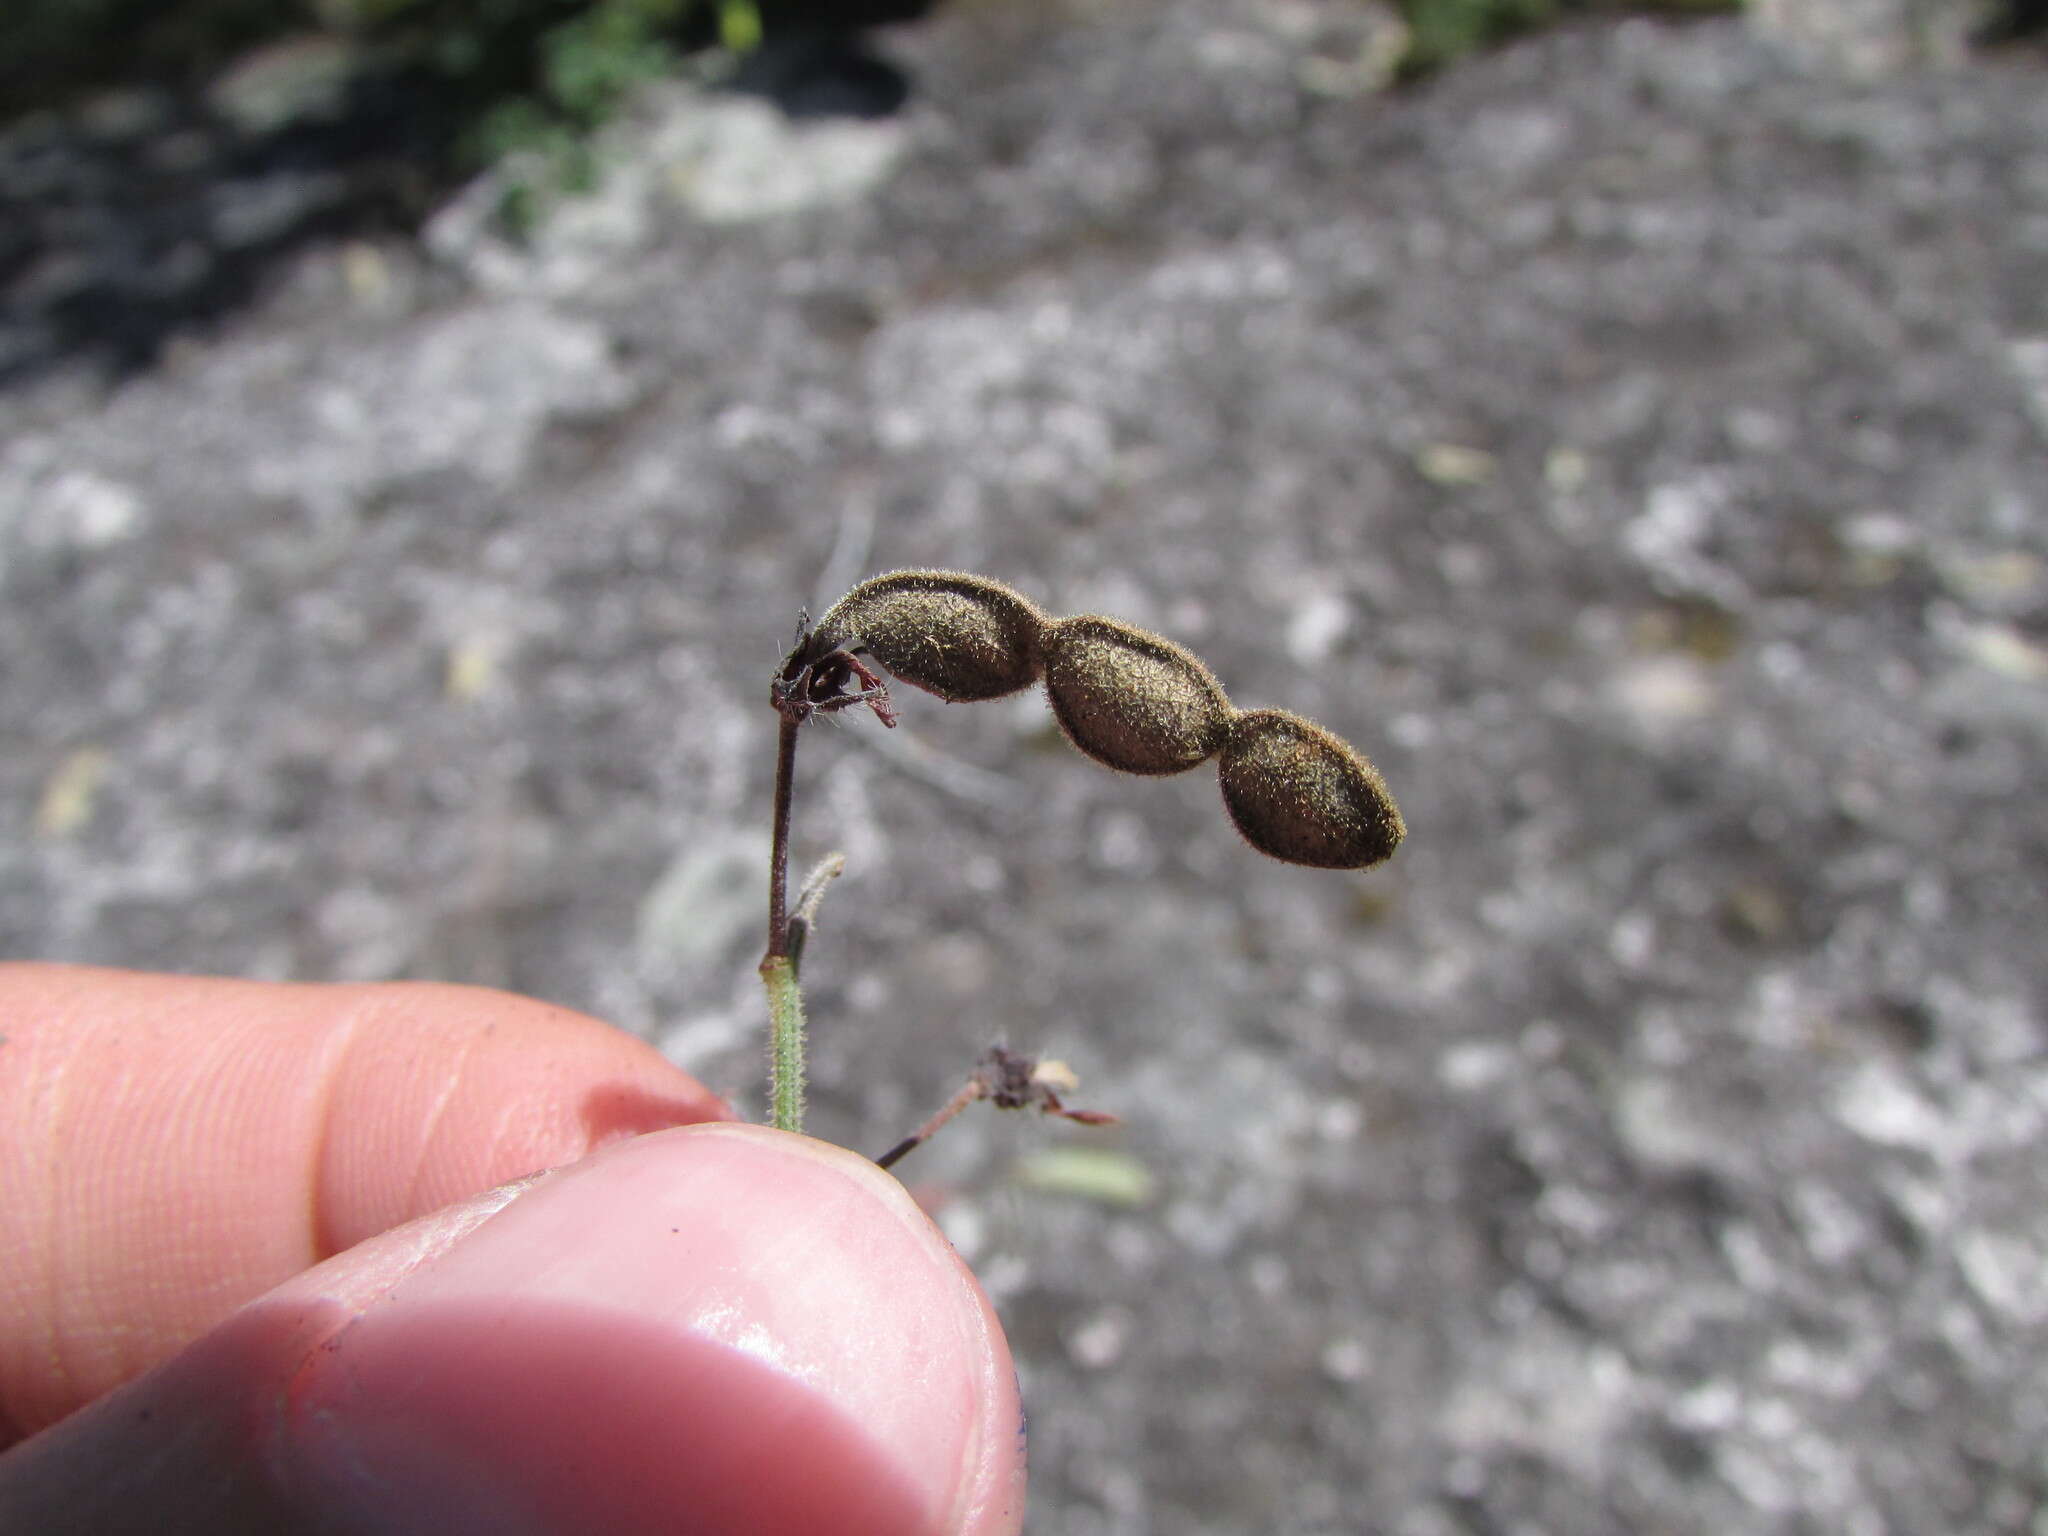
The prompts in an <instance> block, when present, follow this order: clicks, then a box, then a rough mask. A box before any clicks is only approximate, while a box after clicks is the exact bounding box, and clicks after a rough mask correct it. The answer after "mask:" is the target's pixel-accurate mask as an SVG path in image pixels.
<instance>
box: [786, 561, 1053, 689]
mask: <svg viewBox="0 0 2048 1536" xmlns="http://www.w3.org/2000/svg"><path fill="white" fill-rule="evenodd" d="M1045 622H1046V620H1045V615H1044V614H1042V613H1040V612H1039V611H1038V609H1037V608H1035V607H1033V606H1032V604H1031V602H1030V600H1029V599H1027V598H1026V597H1024V595H1023V594H1022V593H1019V592H1016V591H1013V590H1012V589H1010V588H1009V587H1006V586H1004V585H1003V584H1002V583H1001V582H999V581H990V580H989V579H988V578H987V577H986V576H970V575H967V574H966V573H965V572H962V571H891V572H890V573H889V574H888V575H886V576H876V577H874V578H872V579H871V580H868V581H864V582H862V583H861V584H860V585H859V586H857V587H855V588H854V589H853V590H852V591H851V592H849V593H847V594H846V596H844V597H842V598H841V599H840V600H839V601H838V602H836V603H834V604H833V605H832V608H831V611H830V612H828V613H827V614H826V615H825V617H824V618H822V619H820V620H819V621H818V631H817V632H818V634H819V636H820V637H822V638H825V639H827V640H829V641H830V642H831V643H832V644H835V645H841V646H856V645H857V646H862V647H865V648H866V650H867V653H868V655H869V656H871V657H873V658H874V660H875V661H877V662H878V663H880V664H881V667H882V670H883V671H885V672H887V673H889V674H890V675H891V676H892V677H899V678H901V679H902V680H903V681H904V682H906V683H910V684H912V685H914V686H916V687H919V688H922V689H924V690H925V691H926V692H927V693H936V694H937V695H938V696H939V697H940V698H942V699H946V700H948V701H950V702H953V703H968V702H971V701H973V700H975V699H994V698H1000V697H1001V696H1002V695H1003V694H1006V693H1015V692H1016V691H1017V690H1018V689H1020V688H1028V687H1030V686H1031V685H1032V684H1033V683H1035V682H1037V681H1038V675H1039V670H1040V663H1039V649H1038V641H1039V633H1040V631H1041V630H1043V629H1044V628H1045Z"/></svg>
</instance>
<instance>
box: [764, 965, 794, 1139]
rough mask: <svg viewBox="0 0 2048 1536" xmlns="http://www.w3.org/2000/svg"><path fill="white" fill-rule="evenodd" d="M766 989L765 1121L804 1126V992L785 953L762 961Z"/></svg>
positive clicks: (785, 1127) (778, 1125) (784, 1128)
mask: <svg viewBox="0 0 2048 1536" xmlns="http://www.w3.org/2000/svg"><path fill="white" fill-rule="evenodd" d="M761 981H762V984H763V985H764V986H766V987H767V989H768V1123H769V1124H770V1125H772V1126H774V1127H775V1129H776V1130H778V1131H795V1132H798V1133H799V1134H801V1133H802V1131H803V1128H804V995H803V992H802V991H801V990H800V989H799V988H798V986H797V984H796V967H795V966H794V965H792V964H790V960H789V956H787V955H770V956H768V957H767V958H766V959H764V960H763V961H762V962H761Z"/></svg>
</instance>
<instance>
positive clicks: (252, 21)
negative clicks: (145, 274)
mask: <svg viewBox="0 0 2048 1536" xmlns="http://www.w3.org/2000/svg"><path fill="white" fill-rule="evenodd" d="M308 32H324V33H327V34H330V35H339V36H340V37H342V38H344V39H346V40H347V41H349V42H350V43H351V44H353V45H356V46H357V47H358V48H359V49H360V51H361V53H362V56H363V58H364V61H365V63H366V64H367V65H370V66H372V67H375V68H378V69H382V70H384V71H387V72H397V71H405V70H410V71H422V70H423V71H427V72H430V73H431V74H433V75H435V76H438V77H441V78H442V79H443V80H444V81H445V82H446V84H447V85H448V87H449V88H450V89H451V90H453V91H455V92H456V93H458V94H459V95H460V96H461V97H462V98H464V101H465V104H473V105H475V106H476V107H477V108H478V109H479V113H480V116H479V119H478V127H477V129H476V133H475V143H474V145H473V146H472V147H473V148H474V149H476V150H477V151H478V152H479V153H480V154H484V155H488V154H490V153H494V152H496V151H500V150H502V149H504V148H506V147H508V146H511V145H514V144H521V145H523V144H527V143H531V142H534V141H535V140H537V139H540V138H545V137H547V136H549V135H552V134H556V133H566V134H571V135H573V134H576V133H579V132H581V131H583V130H587V129H588V128H589V127H590V126H592V125H593V124H595V123H597V122H599V121H601V120H602V119H603V118H604V117H605V116H606V115H607V114H608V113H609V112H610V111H611V110H612V108H613V107H614V106H615V105H616V104H617V102H618V101H619V100H620V98H621V97H622V96H623V95H624V94H625V93H626V92H627V91H628V90H630V89H631V88H632V87H633V86H634V85H635V84H637V83H639V82H640V81H642V80H645V79H648V78H650V77H652V76H655V75H659V74H662V73H665V72H668V71H670V70H672V69H674V68H675V67H676V64H677V61H678V59H679V58H680V57H681V55H682V54H683V53H684V52H687V51H689V50H691V49H693V48H697V47H702V46H705V45H709V44H718V45H722V46H723V47H725V48H727V49H728V50H730V51H733V52H738V53H743V52H746V51H747V50H749V49H751V48H753V47H754V46H755V45H757V44H758V43H759V42H760V40H761V32H762V25H761V13H760V8H759V5H758V0H174V3H171V4H164V3H162V0H12V4H10V5H8V6H7V7H6V10H5V13H4V15H0V113H8V114H12V113H17V112H21V111H24V110H31V109H34V108H36V107H43V106H55V105H60V104H62V103H63V102H65V101H66V100H69V99H74V98H76V97H78V96H80V95H82V94H85V93H89V92H91V91H95V90H101V89H106V88H110V87H118V86H125V85H139V84H144V83H163V84H170V85H173V86H191V85H197V84H200V83H202V82H203V81H204V80H205V79H206V78H207V77H208V76H209V75H210V74H211V73H213V72H214V71H216V70H218V69H219V68H221V67H222V66H223V65H225V64H226V63H227V62H228V61H229V60H230V59H232V58H233V57H234V56H235V55H236V54H237V53H238V52H240V51H242V50H244V49H247V48H250V47H252V46H255V45H257V44H260V43H264V42H268V41H272V40H275V39H278V38H282V37H288V36H292V35H302V34H305V33H308Z"/></svg>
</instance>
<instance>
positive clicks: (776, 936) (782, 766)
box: [761, 715, 798, 972]
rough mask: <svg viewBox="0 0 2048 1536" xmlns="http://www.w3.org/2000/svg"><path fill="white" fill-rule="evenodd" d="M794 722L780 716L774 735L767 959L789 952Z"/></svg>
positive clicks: (764, 958)
mask: <svg viewBox="0 0 2048 1536" xmlns="http://www.w3.org/2000/svg"><path fill="white" fill-rule="evenodd" d="M797 724H798V723H797V722H796V721H794V720H792V719H790V718H789V717H788V716H787V715H785V716H783V718H782V721H781V726H780V729H779V731H778V732H777V735H776V738H775V832H774V838H773V841H772V842H771V843H770V844H769V848H768V953H767V954H766V955H764V956H762V957H761V966H762V969H763V971H764V972H765V971H766V969H767V965H768V962H769V961H770V960H774V959H777V958H779V957H783V956H787V955H788V954H789V807H790V801H791V799H792V797H793V796H794V795H795V792H796V733H797Z"/></svg>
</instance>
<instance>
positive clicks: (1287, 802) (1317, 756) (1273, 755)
mask: <svg viewBox="0 0 2048 1536" xmlns="http://www.w3.org/2000/svg"><path fill="white" fill-rule="evenodd" d="M1217 772H1218V773H1219V775H1220V776H1221V777H1222V780H1223V804H1224V806H1225V808H1227V809H1228V810H1229V812H1230V819H1231V820H1232V821H1234V822H1236V823H1237V830H1238V831H1240V832H1242V833H1243V834H1244V839H1245V841H1246V842H1248V843H1250V844H1251V845H1252V846H1253V847H1254V848H1256V849H1258V850H1259V852H1261V853H1265V854H1271V855H1272V856H1273V857H1274V858H1276V859H1285V860H1286V861H1287V862H1288V863H1290V864H1308V865H1313V866H1314V867H1315V868H1317V869H1365V868H1367V867H1369V866H1371V865H1374V864H1377V863H1379V862H1380V861H1382V860H1383V859H1385V858H1387V857H1388V856H1389V855H1391V854H1392V853H1393V851H1394V850H1395V849H1396V848H1398V847H1399V846H1400V845H1401V839H1402V838H1403V837H1405V836H1406V835H1407V832H1408V829H1407V827H1406V826H1405V825H1403V824H1402V821H1401V812H1400V811H1399V809H1397V808H1396V806H1395V805H1394V797H1393V796H1392V795H1390V794H1388V793H1387V784H1386V780H1384V779H1382V778H1381V777H1380V774H1379V770H1378V769H1377V768H1375V767H1373V765H1372V764H1371V763H1369V762H1367V761H1366V760H1365V758H1364V757H1362V756H1361V755H1360V754H1359V753H1358V752H1357V751H1355V750H1354V749H1353V748H1352V747H1351V746H1350V744H1349V743H1347V742H1345V741H1344V740H1343V739H1342V738H1341V737H1338V736H1335V735H1332V734H1331V733H1330V732H1329V731H1326V730H1324V729H1323V728H1322V727H1321V726H1319V725H1316V724H1313V723H1312V722H1310V721H1307V720H1304V719H1302V718H1301V716H1299V715H1294V714H1289V713H1288V712H1287V711H1286V710H1284V709H1256V710H1252V711H1250V712H1248V713H1246V714H1241V715H1239V716H1238V717H1237V719H1236V720H1235V721H1233V722H1232V723H1231V727H1230V740H1229V741H1228V742H1227V743H1226V744H1225V745H1224V748H1223V759H1222V761H1221V762H1219V763H1218V764H1217Z"/></svg>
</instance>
